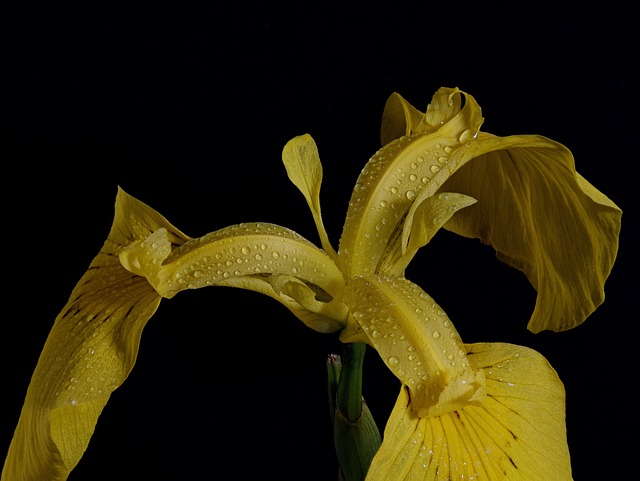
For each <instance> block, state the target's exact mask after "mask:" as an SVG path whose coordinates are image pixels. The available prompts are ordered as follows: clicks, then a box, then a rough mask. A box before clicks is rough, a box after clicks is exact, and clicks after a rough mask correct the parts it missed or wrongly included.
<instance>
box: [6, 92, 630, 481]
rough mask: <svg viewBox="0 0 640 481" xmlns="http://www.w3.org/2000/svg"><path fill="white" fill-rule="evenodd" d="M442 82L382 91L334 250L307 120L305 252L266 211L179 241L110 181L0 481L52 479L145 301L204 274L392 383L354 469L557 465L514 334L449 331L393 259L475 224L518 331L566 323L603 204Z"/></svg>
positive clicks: (295, 152) (91, 415)
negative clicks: (366, 362) (262, 299)
mask: <svg viewBox="0 0 640 481" xmlns="http://www.w3.org/2000/svg"><path fill="white" fill-rule="evenodd" d="M462 95H463V93H462V92H460V91H459V90H458V89H446V88H443V89H440V90H439V91H438V92H437V93H436V94H435V95H434V98H433V100H432V102H431V104H430V105H429V107H428V109H427V112H426V113H425V114H423V113H420V112H419V111H418V110H416V109H415V108H413V107H412V106H411V105H409V104H408V103H407V102H406V101H405V100H404V99H402V97H400V96H399V95H397V94H394V95H392V96H391V97H390V99H389V101H388V102H387V105H386V108H385V113H384V116H383V126H382V141H383V145H384V146H383V148H382V149H381V150H380V151H378V152H377V153H376V154H375V155H374V156H373V157H372V158H371V160H370V161H369V162H368V163H367V165H366V166H365V168H364V169H363V171H362V174H361V175H360V177H359V179H358V181H357V184H356V186H355V189H354V192H353V195H352V198H351V201H350V204H349V208H348V212H347V217H346V221H345V225H344V229H343V233H342V237H341V239H340V244H339V249H338V251H337V252H336V251H335V250H334V249H333V248H332V246H331V244H330V242H329V239H328V236H327V234H326V231H325V229H324V226H323V223H322V216H321V212H320V202H319V197H320V185H321V182H322V167H321V164H320V159H319V156H318V152H317V148H316V145H315V143H314V141H313V139H312V138H311V137H310V136H309V135H303V136H299V137H296V138H294V139H292V140H291V141H290V142H289V143H287V145H286V146H285V148H284V150H283V161H284V164H285V167H286V169H287V173H288V175H289V178H290V179H291V181H292V182H293V183H294V184H295V185H296V186H297V187H298V188H299V189H300V191H301V192H302V193H303V195H304V197H305V199H306V201H307V203H308V205H309V207H310V209H311V211H312V213H313V217H314V220H315V223H316V226H317V230H318V232H319V236H320V242H321V246H322V249H320V248H318V247H316V246H315V245H314V244H312V243H311V242H309V241H307V240H306V239H304V238H302V237H301V236H299V235H298V234H296V233H295V232H293V231H291V230H289V229H286V228H284V227H281V226H278V225H274V224H269V223H249V224H238V225H234V226H230V227H227V228H225V229H221V230H219V231H216V232H212V233H210V234H207V235H205V236H203V237H200V238H195V239H194V238H191V237H189V236H187V235H185V234H183V233H182V232H181V231H179V230H178V229H176V228H175V227H174V226H173V225H172V224H171V223H169V222H168V221H167V220H166V219H165V218H164V217H162V216H161V215H160V214H159V213H157V212H156V211H154V210H153V209H151V208H150V207H148V206H147V205H145V204H144V203H142V202H140V201H138V200H136V199H134V198H133V197H131V196H129V195H128V194H126V193H125V192H124V191H122V190H121V189H119V191H118V195H117V198H116V206H115V217H114V222H113V226H112V229H111V231H110V233H109V236H108V238H107V241H106V242H105V244H104V246H103V247H102V249H101V251H100V252H99V254H98V256H97V257H96V258H95V259H94V260H93V262H92V263H91V264H90V266H89V269H88V270H87V272H86V273H85V275H84V276H83V277H82V278H81V279H80V281H79V282H78V284H77V285H76V287H75V289H74V290H73V292H72V293H71V297H70V299H69V301H68V303H67V305H66V306H65V307H64V308H63V310H62V312H61V313H60V314H59V316H58V317H57V319H56V321H55V323H54V326H53V328H52V330H51V333H50V335H49V337H48V339H47V342H46V344H45V346H44V349H43V352H42V354H41V357H40V359H39V362H38V365H37V367H36V369H35V372H34V374H33V377H32V380H31V384H30V386H29V388H28V391H27V395H26V399H25V403H24V406H23V410H22V414H21V416H20V419H19V422H18V426H17V428H16V431H15V434H14V438H13V441H12V444H11V446H10V448H9V453H8V455H7V459H6V462H5V466H4V469H3V473H2V480H3V481H9V480H11V481H23V480H40V479H48V480H54V481H55V480H64V479H66V478H67V476H68V474H69V472H70V471H71V470H72V469H73V468H74V467H75V465H76V464H77V463H78V461H79V460H80V458H81V456H82V454H83V453H84V450H85V449H86V446H87V445H88V442H89V440H90V437H91V435H92V433H93V430H94V427H95V424H96V422H97V419H98V416H99V415H100V413H101V411H102V409H103V408H104V406H105V404H106V402H107V401H108V398H109V395H110V393H111V392H112V391H113V390H114V389H116V388H117V387H118V386H119V385H120V384H121V383H122V382H123V381H124V380H125V378H126V377H127V375H128V374H129V372H130V371H131V369H132V367H133V364H134V363H135V359H136V356H137V352H138V344H139V341H140V335H141V332H142V329H143V328H144V326H145V324H146V322H147V321H148V320H149V318H150V317H151V316H152V315H153V313H154V312H155V310H156V308H157V307H158V305H159V303H160V299H161V298H162V297H165V298H171V297H173V296H175V295H176V294H177V293H178V292H180V291H182V290H185V289H195V288H200V287H206V286H231V287H240V288H244V289H249V290H253V291H257V292H261V293H263V294H266V295H268V296H270V297H272V298H274V299H276V300H278V301H279V302H281V303H282V304H284V305H285V306H286V307H287V308H289V309H290V310H291V312H292V313H293V314H294V315H295V316H297V317H298V318H299V319H300V320H302V321H303V322H304V323H305V324H306V325H307V326H309V327H311V328H313V329H315V330H316V331H319V332H325V333H327V332H336V331H341V333H340V338H341V340H342V341H343V342H366V343H367V344H369V345H371V346H373V347H374V348H375V349H376V350H377V352H378V353H379V354H380V356H381V357H382V359H383V360H384V362H385V363H386V364H387V366H388V367H389V368H390V369H391V371H392V372H393V373H394V374H395V375H396V376H397V377H398V378H399V380H400V381H401V390H400V396H399V398H398V401H397V403H396V407H395V408H394V410H393V412H392V415H391V417H390V419H389V422H388V424H387V427H386V430H385V436H384V441H383V443H382V446H381V448H380V450H379V451H378V453H377V454H376V456H375V458H374V460H373V463H372V465H371V469H370V471H369V474H368V476H367V480H383V479H386V480H402V479H416V480H417V479H443V480H444V479H503V478H504V479H506V478H509V479H512V478H513V479H521V478H522V479H569V478H570V464H569V454H568V448H567V443H566V433H565V423H564V391H563V387H562V383H561V382H560V380H559V379H558V377H557V375H556V374H555V371H553V369H552V368H551V366H549V365H548V363H547V362H546V361H545V360H544V359H543V358H542V357H541V356H540V355H539V354H537V353H535V352H533V351H531V350H529V349H526V348H523V347H519V346H511V345H506V344H497V343H494V344H474V345H465V344H463V343H462V341H461V339H460V336H459V335H458V333H457V332H456V330H455V328H454V326H453V325H452V323H451V321H450V319H449V318H448V317H447V316H446V314H445V313H444V312H443V311H442V309H441V308H440V307H439V306H438V305H437V304H436V303H435V301H434V300H433V299H431V298H430V297H429V296H428V295H427V294H426V293H425V292H424V291H423V290H422V289H421V288H420V287H419V286H417V285H415V284H414V283H412V282H410V281H409V280H407V279H406V278H405V277H404V271H405V268H406V267H407V265H408V264H409V262H410V261H411V259H412V258H413V256H414V255H415V253H416V252H417V250H418V249H419V248H420V247H422V246H424V245H425V244H426V243H428V242H429V240H430V239H431V237H433V235H434V234H435V233H436V231H437V230H438V229H439V228H440V227H443V226H444V227H445V228H447V229H450V230H452V231H453V232H457V233H459V234H461V235H465V236H469V237H479V238H480V239H481V240H482V241H483V242H486V243H489V244H491V245H492V246H493V247H494V248H495V249H496V251H497V252H498V255H499V257H500V259H502V260H504V261H505V262H507V263H509V264H511V265H513V266H515V267H517V268H519V269H521V270H523V271H524V272H525V274H526V275H527V276H528V278H529V280H530V281H531V283H532V284H533V286H534V287H535V288H536V289H537V291H538V301H537V304H536V309H535V311H534V313H533V316H532V318H531V321H530V324H529V327H530V329H531V330H533V331H535V332H537V331H540V330H542V329H552V330H562V329H568V328H570V327H573V326H575V325H577V324H579V323H580V322H582V321H583V320H584V319H585V318H586V317H587V316H588V315H589V314H590V313H591V312H592V311H593V310H594V309H595V308H596V307H597V305H599V304H600V303H601V302H602V299H603V286H604V281H605V279H606V277H607V276H608V274H609V271H610V269H611V267H612V264H613V261H614V259H615V255H616V251H617V235H618V231H619V223H620V211H619V209H618V208H617V207H616V206H615V205H614V204H613V203H612V202H611V201H610V200H609V199H607V198H606V197H605V196H604V195H603V194H601V193H600V192H598V191H597V190H596V189H595V188H594V187H592V186H591V185H590V184H589V183H587V182H586V180H584V179H583V178H582V177H580V176H579V175H578V174H577V173H576V172H575V169H574V166H573V159H572V156H571V154H570V152H569V151H568V150H567V149H566V148H565V147H563V146H562V145H560V144H557V143H555V142H553V141H550V140H548V139H545V138H543V137H538V136H514V137H506V138H500V137H495V136H492V135H490V134H486V133H483V132H480V131H479V129H480V126H481V123H482V116H481V114H480V108H479V107H478V105H477V104H476V102H475V100H474V99H473V98H472V97H471V96H469V95H466V94H464V95H465V99H466V101H465V103H464V106H463V105H462ZM568 252H570V254H571V255H567V253H568ZM463 475H464V476H465V477H464V478H463V477H462V476H463Z"/></svg>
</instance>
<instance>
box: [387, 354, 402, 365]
mask: <svg viewBox="0 0 640 481" xmlns="http://www.w3.org/2000/svg"><path fill="white" fill-rule="evenodd" d="M387 361H388V362H389V365H390V366H391V367H395V366H397V365H398V364H400V359H398V358H397V357H396V356H391V357H390V358H389V359H387Z"/></svg>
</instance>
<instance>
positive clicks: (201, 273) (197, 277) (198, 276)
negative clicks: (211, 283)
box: [193, 271, 204, 279]
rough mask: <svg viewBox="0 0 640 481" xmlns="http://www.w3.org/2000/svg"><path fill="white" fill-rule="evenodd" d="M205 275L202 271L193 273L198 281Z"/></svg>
mask: <svg viewBox="0 0 640 481" xmlns="http://www.w3.org/2000/svg"><path fill="white" fill-rule="evenodd" d="M203 275H204V273H203V272H202V271H193V277H195V278H196V279H199V278H200V277H202V276H203Z"/></svg>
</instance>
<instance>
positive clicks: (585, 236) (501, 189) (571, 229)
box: [442, 133, 622, 332]
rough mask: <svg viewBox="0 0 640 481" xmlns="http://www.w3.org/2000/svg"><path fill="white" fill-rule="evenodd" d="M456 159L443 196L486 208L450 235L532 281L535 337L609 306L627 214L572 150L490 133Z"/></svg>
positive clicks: (463, 218)
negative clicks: (578, 164) (580, 167)
mask: <svg viewBox="0 0 640 481" xmlns="http://www.w3.org/2000/svg"><path fill="white" fill-rule="evenodd" d="M454 157H456V159H455V164H456V166H457V168H456V170H455V171H454V173H453V174H452V175H451V177H450V178H449V179H448V180H447V181H446V183H445V184H444V185H443V186H442V189H443V190H446V191H451V192H460V193H463V194H466V195H469V196H472V197H474V198H475V199H478V202H477V203H476V204H474V205H472V206H470V207H468V208H466V209H463V210H462V211H460V212H459V213H458V214H456V215H455V216H454V217H452V218H451V219H450V220H449V222H448V223H447V224H445V228H446V229H449V230H451V231H453V232H456V233H458V234H461V235H464V236H467V237H475V238H479V239H480V240H481V241H482V242H483V243H485V244H489V245H491V246H493V247H494V249H495V250H496V252H497V254H498V257H499V258H500V259H501V260H503V261H504V262H506V263H507V264H509V265H511V266H513V267H516V268H518V269H520V270H522V271H523V272H524V273H525V274H526V276H527V278H528V279H529V281H530V282H531V284H532V285H533V286H534V288H535V289H536V290H537V292H538V297H537V301H536V306H535V310H534V312H533V315H532V317H531V319H530V321H529V325H528V327H529V329H530V330H531V331H533V332H539V331H542V330H544V329H551V330H554V331H562V330H565V329H570V328H572V327H574V326H576V325H578V324H580V323H581V322H583V321H584V320H585V319H586V318H587V317H588V316H589V315H590V314H591V313H592V312H593V311H594V310H595V309H596V308H597V307H598V306H599V305H600V304H601V303H602V302H603V300H604V284H605V281H606V279H607V277H608V275H609V273H610V271H611V269H612V267H613V263H614V261H615V258H616V254H617V250H618V235H619V232H620V219H621V214H622V212H621V211H620V209H619V208H618V207H617V206H616V205H615V204H614V203H613V202H612V201H611V200H609V199H608V198H607V197H606V196H605V195H604V194H602V193H601V192H599V191H598V190H597V189H596V188H595V187H593V186H592V185H591V184H589V183H588V182H587V181H586V180H585V179H584V178H583V177H581V176H580V175H579V174H578V173H577V172H576V170H575V167H574V160H573V156H572V155H571V152H570V151H569V150H568V149H567V148H566V147H564V146H563V145H561V144H559V143H557V142H553V141H551V140H549V139H546V138H544V137H540V136H531V135H521V136H510V137H495V136H492V135H489V134H484V133H483V134H480V135H479V136H478V138H477V139H476V140H475V141H474V142H472V143H470V144H469V145H467V146H466V148H465V149H461V150H459V151H457V152H456V153H455V154H454ZM479 179H481V181H479Z"/></svg>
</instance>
